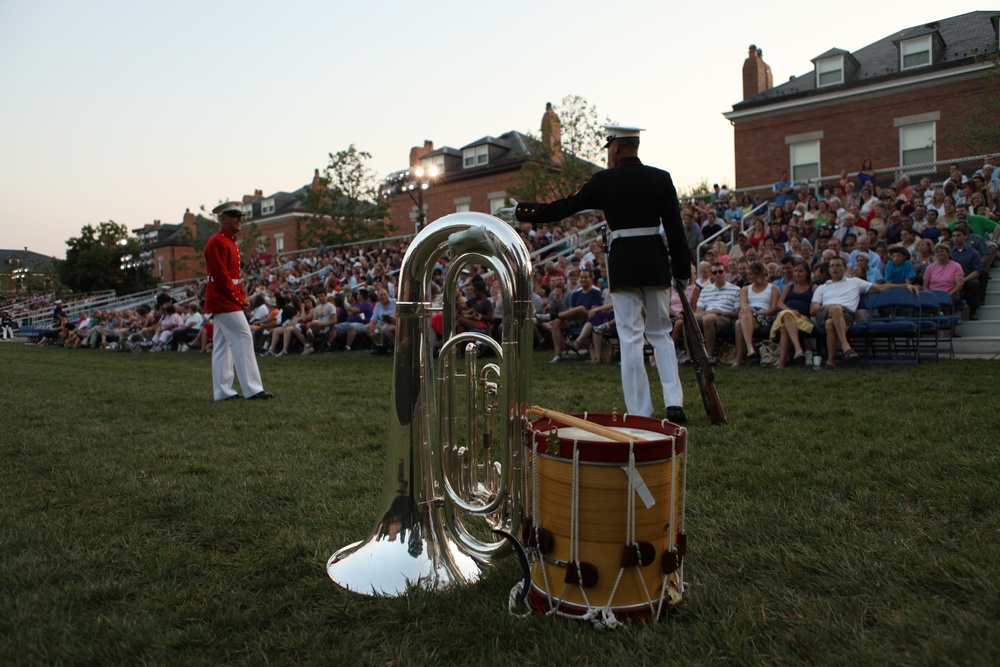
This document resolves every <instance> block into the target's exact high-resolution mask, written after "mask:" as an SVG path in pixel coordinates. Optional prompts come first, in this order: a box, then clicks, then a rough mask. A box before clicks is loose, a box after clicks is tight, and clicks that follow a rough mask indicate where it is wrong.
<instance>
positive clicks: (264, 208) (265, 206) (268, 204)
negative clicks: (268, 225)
mask: <svg viewBox="0 0 1000 667" xmlns="http://www.w3.org/2000/svg"><path fill="white" fill-rule="evenodd" d="M272 213H274V197H271V198H270V199H265V200H264V201H262V202H261V203H260V214H261V215H270V214H272Z"/></svg>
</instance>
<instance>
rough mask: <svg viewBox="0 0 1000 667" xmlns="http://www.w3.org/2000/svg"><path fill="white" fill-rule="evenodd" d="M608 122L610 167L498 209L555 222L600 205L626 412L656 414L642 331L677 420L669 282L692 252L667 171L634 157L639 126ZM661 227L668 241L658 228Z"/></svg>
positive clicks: (687, 271)
mask: <svg viewBox="0 0 1000 667" xmlns="http://www.w3.org/2000/svg"><path fill="white" fill-rule="evenodd" d="M606 129H607V132H608V143H607V145H606V148H607V149H608V169H606V170H604V171H600V172H598V173H596V174H594V176H593V177H592V178H591V179H590V180H589V181H587V183H586V184H584V186H583V187H582V188H580V190H579V191H577V192H576V193H574V194H573V195H571V196H569V197H567V198H566V199H560V200H558V201H554V202H551V203H548V204H540V203H520V204H516V207H515V209H503V210H502V211H501V214H504V213H506V214H507V215H512V216H515V217H516V219H517V220H518V221H521V222H532V223H540V222H556V221H558V220H562V219H563V218H566V217H568V216H570V215H573V214H575V213H578V212H580V211H584V210H587V209H599V210H602V211H604V217H605V219H606V220H607V222H608V227H609V228H610V230H611V252H610V254H609V256H608V274H609V275H608V281H609V286H610V288H611V299H612V302H613V304H614V309H615V320H616V324H617V327H618V336H619V339H620V341H621V353H622V365H621V366H622V389H623V391H624V394H625V405H626V407H627V409H628V411H629V413H630V414H637V415H643V416H652V414H653V404H652V400H651V397H650V391H649V377H648V375H647V374H646V368H645V365H644V364H643V357H642V348H643V337H644V336H645V338H646V339H648V340H649V342H650V344H651V345H652V346H653V349H654V350H655V351H656V363H657V369H658V371H659V375H660V381H661V383H662V385H663V398H664V403H665V405H666V406H667V418H668V419H670V420H671V421H674V422H676V423H682V422H683V421H685V416H684V410H683V404H684V395H683V392H682V389H681V384H680V380H679V378H678V374H677V356H676V353H675V352H674V346H673V342H672V341H671V339H670V330H671V323H670V307H669V306H670V285H671V278H672V277H673V278H677V279H678V280H681V281H683V283H682V284H685V283H686V282H687V280H688V279H690V277H691V257H690V253H689V250H688V246H687V238H686V237H685V234H684V227H683V224H682V223H681V217H680V205H679V202H678V200H677V191H676V189H675V188H674V184H673V181H672V180H671V178H670V174H669V173H667V172H665V171H663V170H662V169H657V168H655V167H650V166H647V165H644V164H643V163H642V162H641V161H640V160H639V155H638V152H639V132H641V131H642V130H641V129H640V128H634V127H607V128H606ZM661 227H662V229H663V231H664V232H665V234H666V239H667V245H664V243H663V238H662V237H661V235H660V229H661ZM671 260H672V262H671ZM671 266H672V268H673V276H672V275H671ZM643 306H645V308H646V316H645V319H643V315H642V307H643Z"/></svg>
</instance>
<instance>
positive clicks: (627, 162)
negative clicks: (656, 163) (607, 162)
mask: <svg viewBox="0 0 1000 667" xmlns="http://www.w3.org/2000/svg"><path fill="white" fill-rule="evenodd" d="M633 164H638V165H641V164H642V160H640V159H639V158H638V157H623V158H622V159H620V160H618V164H617V165H615V166H616V167H622V166H624V165H633Z"/></svg>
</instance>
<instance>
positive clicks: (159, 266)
mask: <svg viewBox="0 0 1000 667" xmlns="http://www.w3.org/2000/svg"><path fill="white" fill-rule="evenodd" d="M156 268H157V269H158V271H159V274H158V275H159V277H160V278H162V277H163V258H162V257H157V258H156Z"/></svg>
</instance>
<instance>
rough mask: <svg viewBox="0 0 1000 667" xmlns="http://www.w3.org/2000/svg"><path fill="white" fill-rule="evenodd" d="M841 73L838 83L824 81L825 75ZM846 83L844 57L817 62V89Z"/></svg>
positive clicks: (833, 57) (834, 57)
mask: <svg viewBox="0 0 1000 667" xmlns="http://www.w3.org/2000/svg"><path fill="white" fill-rule="evenodd" d="M834 72H839V73H840V76H839V77H838V78H837V80H836V81H825V82H824V81H823V75H825V74H832V73H834ZM841 83H844V56H842V55H841V56H832V57H830V58H823V59H821V60H817V61H816V87H817V88H822V87H824V86H836V85H839V84H841Z"/></svg>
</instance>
